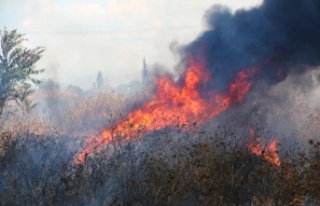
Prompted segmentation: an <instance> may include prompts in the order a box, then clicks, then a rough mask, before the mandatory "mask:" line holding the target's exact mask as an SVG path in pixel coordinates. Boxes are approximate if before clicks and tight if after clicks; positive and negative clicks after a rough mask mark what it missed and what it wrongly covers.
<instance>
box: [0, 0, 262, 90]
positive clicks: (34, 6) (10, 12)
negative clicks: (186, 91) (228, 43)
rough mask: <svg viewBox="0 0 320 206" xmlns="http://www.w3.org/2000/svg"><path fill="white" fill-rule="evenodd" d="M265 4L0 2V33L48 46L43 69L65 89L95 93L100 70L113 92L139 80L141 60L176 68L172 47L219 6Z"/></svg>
mask: <svg viewBox="0 0 320 206" xmlns="http://www.w3.org/2000/svg"><path fill="white" fill-rule="evenodd" d="M261 2H262V0H0V19H1V21H0V29H2V28H4V27H7V29H18V31H19V32H21V33H26V37H27V38H28V39H29V42H28V43H27V45H28V46H29V47H35V46H44V47H45V48H46V51H45V53H44V57H43V58H42V59H41V61H40V62H39V64H38V67H39V68H40V67H41V68H45V69H46V71H45V74H44V75H45V77H46V78H54V79H56V80H57V81H59V82H60V83H61V84H62V85H64V86H67V85H69V84H76V85H79V86H80V87H82V88H89V87H92V83H93V82H94V81H95V80H96V75H97V72H98V71H99V70H101V71H102V73H103V75H104V77H107V78H108V80H109V83H110V84H111V85H113V86H115V85H117V84H120V83H125V82H128V81H130V80H133V79H137V80H139V79H140V75H141V70H142V59H143V57H145V58H146V61H147V63H148V64H149V65H152V64H155V63H159V64H161V65H164V66H165V67H167V68H173V66H174V65H175V64H176V62H177V61H178V59H177V56H176V55H175V54H174V53H173V52H171V51H170V49H169V47H170V44H172V43H173V42H175V43H177V44H185V43H188V42H190V41H192V40H193V39H194V38H196V37H197V35H199V34H200V33H201V31H203V30H204V29H205V28H206V25H205V21H204V18H203V15H204V13H205V11H206V10H208V9H209V8H210V7H211V6H212V5H214V4H223V5H227V6H229V7H230V8H231V9H232V10H236V9H239V8H245V9H247V8H250V7H253V6H257V5H259V4H261Z"/></svg>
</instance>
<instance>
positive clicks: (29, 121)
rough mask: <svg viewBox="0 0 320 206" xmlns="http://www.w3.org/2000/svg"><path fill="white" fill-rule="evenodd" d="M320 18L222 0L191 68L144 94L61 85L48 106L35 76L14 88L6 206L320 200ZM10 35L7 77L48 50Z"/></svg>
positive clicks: (317, 10) (2, 187)
mask: <svg viewBox="0 0 320 206" xmlns="http://www.w3.org/2000/svg"><path fill="white" fill-rule="evenodd" d="M319 15H320V4H319V3H318V1H316V0H291V1H290V2H288V1H286V0H264V2H263V4H262V5H261V6H259V7H257V8H252V9H249V10H239V11H236V12H235V13H231V11H229V9H228V8H225V7H222V6H214V7H213V8H212V9H210V10H209V11H208V12H207V13H206V19H207V23H208V29H207V30H206V31H204V32H203V33H202V34H201V35H200V36H199V37H198V38H196V39H195V40H194V41H193V42H191V43H190V44H188V45H186V46H184V47H183V48H182V49H181V53H180V55H181V62H180V64H179V65H180V68H179V69H180V70H179V71H180V76H179V78H177V79H176V80H175V78H173V77H172V76H171V75H170V74H165V75H161V76H157V77H156V78H155V79H154V82H152V83H151V84H149V85H145V87H144V90H143V91H141V93H140V95H132V96H127V97H125V96H123V95H118V94H116V93H114V92H112V91H104V90H103V89H101V88H100V90H92V91H82V90H81V89H78V88H76V87H69V88H68V89H67V90H62V89H60V88H59V86H54V87H50V88H42V89H39V90H38V91H36V92H35V93H34V99H36V97H37V96H38V97H39V96H42V97H43V99H45V101H43V102H42V103H41V102H40V103H39V105H37V104H35V103H34V104H33V102H32V101H31V100H29V99H28V97H29V96H28V95H29V94H30V93H32V91H31V90H30V84H23V85H19V84H16V85H14V86H10V85H6V86H7V87H8V88H9V89H10V92H13V93H10V92H8V91H6V92H2V93H4V94H6V95H2V96H3V97H6V99H4V100H3V101H2V103H1V102H0V103H1V104H2V106H1V105H0V107H1V108H0V109H1V112H0V113H2V114H3V115H2V117H1V120H2V122H1V125H0V126H1V134H0V199H1V201H0V205H2V204H3V205H319V204H320V192H319V191H320V175H319V170H320V141H319V137H318V132H319V131H318V127H316V129H314V128H310V127H309V126H308V127H306V125H309V123H310V122H312V125H317V124H319V123H320V121H319V119H317V116H318V114H319V107H318V105H317V104H314V102H316V103H318V102H320V101H319V100H317V99H314V98H313V96H314V95H313V94H315V93H316V92H317V90H318V89H319V79H318V78H317V77H318V76H319V72H318V67H319V64H320V61H319V60H320V45H319V42H320V41H319V40H318V38H319V33H320V30H319V25H320V16H319ZM6 32H7V31H6ZM8 34H11V36H10V35H9V37H10V38H9V40H10V41H8V37H6V35H8ZM6 35H2V42H1V43H2V44H1V50H2V53H0V57H1V58H0V66H1V67H0V71H1V72H2V70H4V72H2V73H0V83H1V84H3V82H6V81H5V78H4V77H6V78H8V75H7V76H5V74H8V73H9V72H10V71H12V68H14V69H17V68H18V69H19V68H20V67H21V68H22V70H23V69H26V68H25V67H24V66H25V65H29V67H28V68H29V70H28V69H27V70H28V71H33V69H34V63H35V62H36V61H38V60H39V58H40V57H41V54H42V52H43V51H44V50H43V49H42V48H37V49H35V50H26V51H28V52H29V54H32V55H33V58H31V60H32V59H33V61H31V60H30V59H28V58H22V60H23V59H24V60H25V61H26V63H29V64H22V63H21V62H23V61H22V60H21V62H20V61H18V60H17V59H18V57H19V54H20V53H19V52H21V54H23V55H28V53H27V54H25V53H23V50H20V49H17V50H14V49H13V48H14V47H8V46H6V41H8V42H9V43H10V42H11V43H12V42H15V41H14V39H15V38H21V37H22V36H21V35H19V34H17V32H16V31H13V32H11V33H10V32H7V33H6ZM4 37H6V38H4ZM16 42H18V43H19V41H16ZM11 50H12V51H11ZM10 51H11V52H10ZM30 52H31V53H30ZM32 52H33V53H32ZM15 55H16V56H15ZM10 58H11V59H10ZM19 62H20V63H21V64H20V63H19ZM12 65H15V66H12ZM144 65H145V63H144ZM10 66H12V68H11V69H10V68H9V67H10ZM8 68H9V69H8ZM36 72H37V71H36V70H35V71H34V72H31V74H35V73H36ZM144 75H146V73H144ZM9 77H10V75H9ZM11 77H12V76H11ZM13 77H14V75H13ZM27 77H28V76H27ZM150 79H151V78H150ZM29 80H30V79H29ZM100 80H101V78H100ZM311 80H312V81H311ZM18 82H20V83H21V82H23V81H22V80H21V79H20V81H18ZM306 82H308V83H306ZM24 83H26V82H24ZM27 83H28V82H27ZM101 84H102V83H101ZM51 85H54V84H53V83H51ZM18 86H25V87H19V88H26V89H27V90H26V91H22V90H21V91H22V92H19V93H17V92H14V91H20V89H19V90H18V89H16V88H17V87H18ZM293 86H294V88H295V89H292V87H293ZM21 94H24V95H21ZM2 96H1V94H0V98H1V97H2ZM13 99H14V100H16V102H17V103H16V104H13V102H12V101H11V102H10V101H9V100H13ZM0 100H1V99H0ZM311 100H312V101H314V102H313V103H312V102H311ZM311 103H312V104H311ZM41 105H42V108H41ZM43 105H45V106H43ZM314 105H316V106H314ZM5 106H6V107H5ZM43 107H46V108H47V109H48V111H47V112H48V113H47V114H44V112H43V113H41V110H42V109H43ZM315 122H316V123H315ZM303 127H306V128H303Z"/></svg>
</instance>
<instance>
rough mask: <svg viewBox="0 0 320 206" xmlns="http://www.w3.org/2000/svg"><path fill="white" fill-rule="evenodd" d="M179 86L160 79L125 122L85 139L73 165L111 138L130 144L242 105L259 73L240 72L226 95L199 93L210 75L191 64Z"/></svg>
mask: <svg viewBox="0 0 320 206" xmlns="http://www.w3.org/2000/svg"><path fill="white" fill-rule="evenodd" d="M190 63H191V66H190V67H188V68H187V69H186V72H185V75H184V78H183V81H182V82H180V81H179V82H175V81H174V80H173V79H172V78H171V77H169V76H164V77H159V78H157V80H156V91H155V94H154V96H153V98H152V99H151V100H150V101H149V102H146V103H144V104H143V105H142V106H141V107H140V108H138V109H135V110H134V111H132V112H131V113H129V115H128V119H127V120H125V121H120V122H118V123H117V124H115V125H114V126H113V127H110V128H107V129H105V130H104V131H103V132H102V133H101V134H100V135H99V136H98V137H95V136H92V137H90V138H88V140H87V143H88V146H87V148H86V149H84V150H83V151H82V152H81V153H80V154H79V155H78V156H77V158H76V160H75V163H77V164H83V163H84V161H85V158H86V156H87V155H88V154H91V153H93V152H95V151H98V150H101V149H102V148H103V147H104V146H106V145H108V144H110V143H111V142H112V141H113V138H114V137H121V141H129V140H130V139H132V138H133V137H134V138H135V139H138V138H141V137H142V136H144V135H146V134H147V133H150V132H152V131H155V130H161V129H164V128H166V127H174V126H176V125H181V124H184V123H192V122H194V123H197V124H201V123H204V122H205V121H208V120H209V119H211V118H214V117H216V116H217V115H219V114H220V113H221V112H223V111H225V110H226V109H228V108H229V107H230V106H232V105H235V104H238V103H240V102H242V101H243V99H244V97H245V95H246V94H247V92H248V91H249V89H250V88H251V86H252V80H251V78H252V76H253V75H254V74H255V73H256V72H257V71H258V69H257V68H252V69H249V70H246V71H240V72H239V73H238V74H237V75H236V77H235V78H234V81H233V82H232V83H231V85H230V86H229V88H228V90H227V91H226V92H225V93H217V92H216V93H214V92H211V93H210V94H207V95H208V96H209V98H204V97H203V96H202V94H201V93H200V89H199V87H200V84H201V83H203V82H206V81H208V80H209V79H208V76H209V75H208V74H209V72H208V71H206V70H205V69H204V66H203V65H201V64H199V63H198V64H196V63H194V61H191V62H190Z"/></svg>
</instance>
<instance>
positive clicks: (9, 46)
mask: <svg viewBox="0 0 320 206" xmlns="http://www.w3.org/2000/svg"><path fill="white" fill-rule="evenodd" d="M0 36H1V47H0V115H1V114H2V111H3V108H4V107H5V104H6V102H7V101H8V100H12V99H16V98H17V96H16V95H17V89H18V88H21V87H22V88H28V87H30V84H31V83H34V84H39V83H40V81H39V80H38V79H36V78H34V75H37V74H39V73H41V72H43V71H44V70H43V69H42V70H37V69H35V64H36V63H37V62H38V61H39V60H40V58H41V57H42V53H43V52H44V48H42V47H36V48H34V49H28V48H26V47H24V46H23V43H24V42H25V41H27V39H26V38H25V37H24V36H25V35H24V34H19V33H18V32H17V30H12V31H8V30H6V29H4V30H3V31H0ZM29 91H30V90H29Z"/></svg>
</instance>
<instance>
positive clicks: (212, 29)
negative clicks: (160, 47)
mask: <svg viewBox="0 0 320 206" xmlns="http://www.w3.org/2000/svg"><path fill="white" fill-rule="evenodd" d="M205 18H206V21H207V24H208V30H207V31H205V32H204V33H202V34H201V35H200V36H199V37H198V38H197V39H195V40H194V41H193V42H192V43H190V44H189V45H187V46H186V47H185V49H184V52H183V53H184V54H187V55H190V54H191V55H192V56H195V57H199V58H200V59H204V60H205V64H206V67H207V69H209V70H211V75H212V77H211V79H212V81H211V82H210V84H207V85H206V87H209V88H215V89H218V90H225V89H226V88H227V86H228V85H229V84H230V82H231V81H232V78H233V77H234V76H235V75H236V73H237V72H239V71H240V70H243V69H246V68H251V67H259V68H260V69H261V72H260V75H259V78H261V79H263V80H265V81H266V82H268V84H269V85H270V84H275V83H278V82H280V81H282V80H284V79H285V78H286V77H287V75H288V74H292V75H295V74H299V75H300V74H302V73H305V72H306V71H307V70H309V69H310V68H314V67H315V66H317V65H319V63H320V58H319V57H320V39H319V35H320V27H319V25H320V1H318V0H264V2H263V4H262V5H261V6H260V7H257V8H252V9H250V10H238V11H236V12H235V13H234V14H233V13H232V12H231V11H230V10H229V9H228V8H226V7H223V6H213V7H212V8H211V9H210V10H209V11H207V13H206V15H205Z"/></svg>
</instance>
